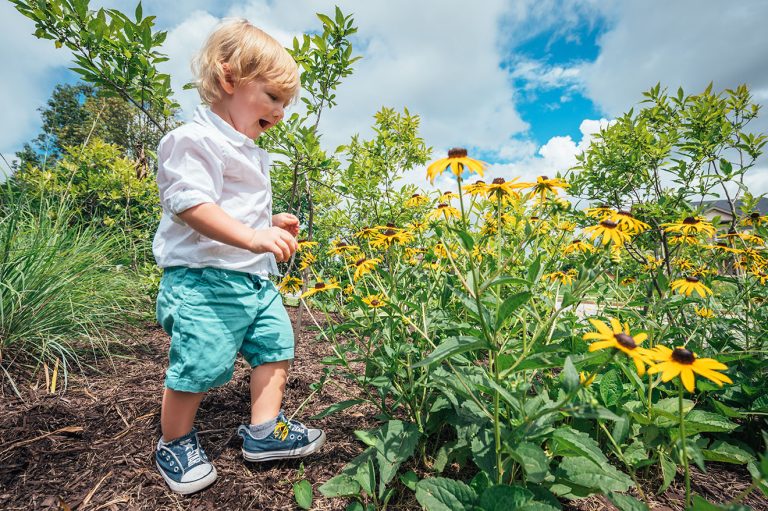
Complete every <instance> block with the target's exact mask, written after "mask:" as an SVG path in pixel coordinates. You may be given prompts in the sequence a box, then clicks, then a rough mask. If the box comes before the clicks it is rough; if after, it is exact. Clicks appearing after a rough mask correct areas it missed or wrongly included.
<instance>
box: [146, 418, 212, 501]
mask: <svg viewBox="0 0 768 511" xmlns="http://www.w3.org/2000/svg"><path fill="white" fill-rule="evenodd" d="M155 464H157V469H158V470H160V474H161V475H162V476H163V479H165V482H166V483H168V486H169V487H170V488H171V490H173V491H175V492H176V493H181V494H182V495H186V494H188V493H194V492H196V491H200V490H202V489H203V488H205V487H207V486H210V485H211V484H213V482H214V481H215V480H216V468H214V466H213V465H211V462H210V461H208V456H206V455H205V452H204V451H203V449H202V448H201V447H200V441H199V440H198V438H197V430H196V429H193V430H192V431H190V432H189V433H188V434H186V435H184V436H183V437H181V438H177V439H176V440H174V441H172V442H168V443H165V442H163V440H162V438H161V439H160V440H159V441H158V442H157V450H156V451H155Z"/></svg>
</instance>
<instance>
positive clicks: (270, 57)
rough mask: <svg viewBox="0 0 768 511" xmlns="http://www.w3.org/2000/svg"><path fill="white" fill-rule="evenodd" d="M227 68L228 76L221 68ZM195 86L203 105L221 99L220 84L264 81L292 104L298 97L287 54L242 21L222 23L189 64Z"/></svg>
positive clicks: (296, 80)
mask: <svg viewBox="0 0 768 511" xmlns="http://www.w3.org/2000/svg"><path fill="white" fill-rule="evenodd" d="M224 64H227V66H228V67H229V70H228V71H229V75H227V70H226V69H225V67H224ZM192 71H193V72H194V74H195V77H196V78H197V80H196V82H195V85H196V86H197V91H198V92H199V93H200V98H201V99H202V100H203V102H204V103H206V104H208V105H210V104H212V103H214V102H216V101H218V100H220V99H221V98H222V94H223V90H222V88H221V80H224V79H226V78H231V80H232V82H233V83H235V84H240V83H242V82H244V81H248V80H255V79H262V80H266V81H267V82H269V83H270V85H272V86H273V87H276V88H277V89H278V91H279V92H280V93H281V94H282V95H284V96H286V97H288V98H290V100H291V101H294V100H295V99H296V98H297V96H298V95H299V87H300V84H301V83H300V81H299V69H298V66H297V64H296V61H294V60H293V57H291V54H290V53H288V52H287V51H286V50H285V48H283V47H282V45H281V44H280V43H278V42H277V41H276V40H275V39H274V38H273V37H272V36H270V35H269V34H267V33H266V32H264V31H263V30H261V29H259V28H257V27H255V26H253V25H251V24H250V23H249V22H248V20H245V19H229V20H225V21H222V22H221V23H220V24H219V25H218V26H217V27H216V28H215V29H214V31H213V32H212V33H211V35H210V36H208V39H207V40H206V41H205V44H204V45H203V47H202V49H201V50H200V53H198V54H197V56H196V57H195V58H194V59H193V61H192Z"/></svg>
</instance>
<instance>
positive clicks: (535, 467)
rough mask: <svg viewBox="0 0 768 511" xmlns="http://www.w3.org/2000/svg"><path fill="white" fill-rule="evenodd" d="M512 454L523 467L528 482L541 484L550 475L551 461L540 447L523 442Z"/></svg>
mask: <svg viewBox="0 0 768 511" xmlns="http://www.w3.org/2000/svg"><path fill="white" fill-rule="evenodd" d="M510 454H511V455H512V457H513V458H514V460H515V461H516V462H518V463H519V464H520V465H521V466H522V467H523V470H524V471H525V478H526V481H528V482H532V483H540V482H542V481H543V480H544V478H545V477H547V474H549V459H548V458H547V455H546V454H545V453H544V451H543V450H542V448H541V447H539V446H538V445H535V444H532V443H530V442H521V443H519V444H518V445H516V446H515V447H514V449H512V450H511V451H510Z"/></svg>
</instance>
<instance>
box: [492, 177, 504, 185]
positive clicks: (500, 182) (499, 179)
mask: <svg viewBox="0 0 768 511" xmlns="http://www.w3.org/2000/svg"><path fill="white" fill-rule="evenodd" d="M492 183H493V184H495V185H503V184H504V178H503V177H497V178H496V179H494V180H493V181H492Z"/></svg>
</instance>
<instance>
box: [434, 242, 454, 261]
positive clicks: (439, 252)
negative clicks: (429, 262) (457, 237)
mask: <svg viewBox="0 0 768 511" xmlns="http://www.w3.org/2000/svg"><path fill="white" fill-rule="evenodd" d="M450 250H451V258H453V259H456V255H457V254H456V252H454V250H453V247H450ZM432 252H433V253H434V254H435V257H437V258H438V259H445V258H446V257H448V249H447V248H446V247H445V245H443V244H442V243H437V244H435V246H434V247H432Z"/></svg>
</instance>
